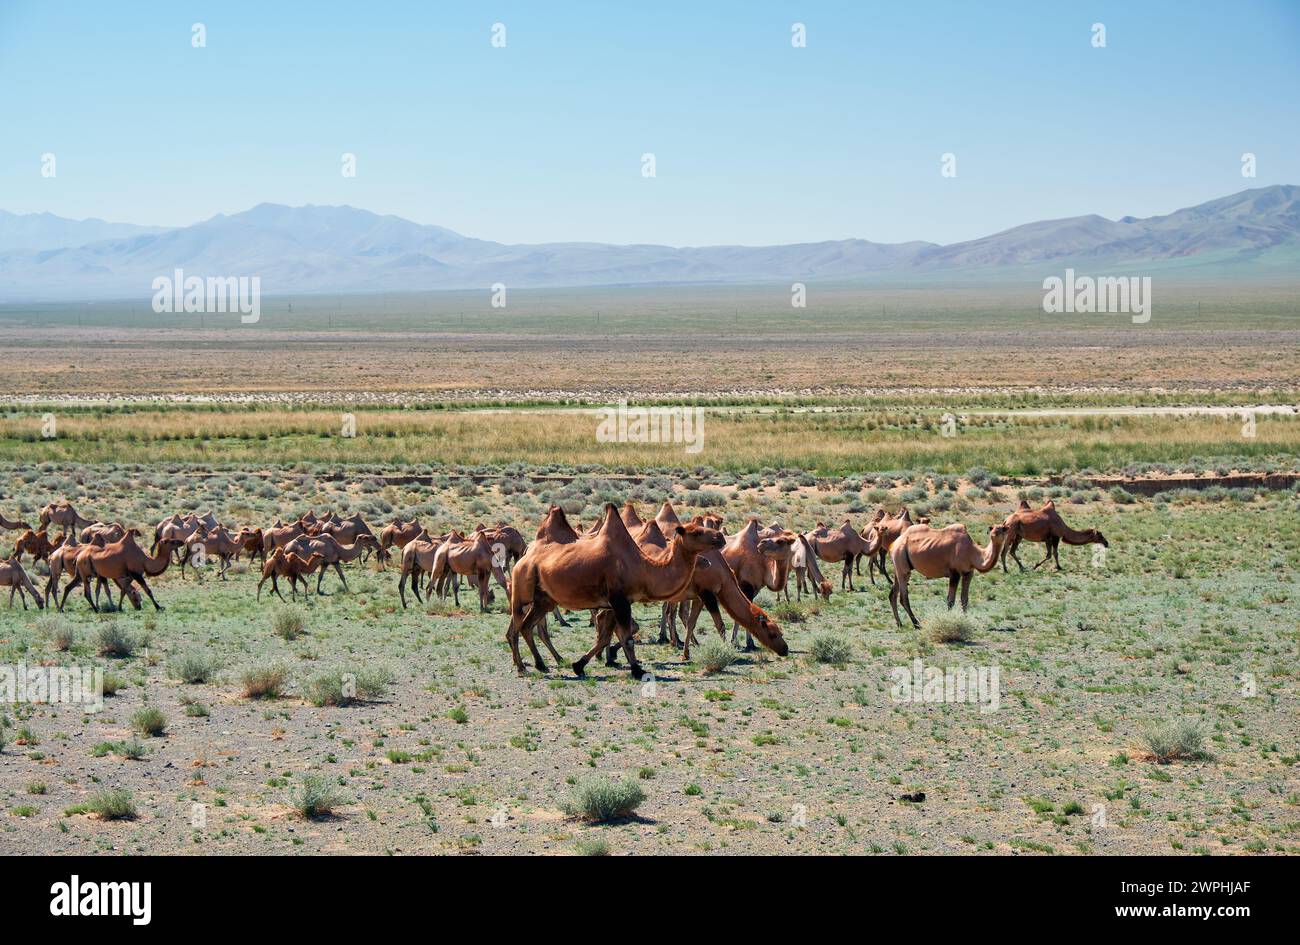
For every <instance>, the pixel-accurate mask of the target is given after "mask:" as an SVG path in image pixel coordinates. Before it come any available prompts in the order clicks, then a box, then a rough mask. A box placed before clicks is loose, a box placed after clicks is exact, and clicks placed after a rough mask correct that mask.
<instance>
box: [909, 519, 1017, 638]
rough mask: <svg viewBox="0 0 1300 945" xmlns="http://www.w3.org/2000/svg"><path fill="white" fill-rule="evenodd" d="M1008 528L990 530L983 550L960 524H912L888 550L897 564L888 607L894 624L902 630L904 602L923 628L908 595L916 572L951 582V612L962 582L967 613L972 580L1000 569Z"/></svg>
mask: <svg viewBox="0 0 1300 945" xmlns="http://www.w3.org/2000/svg"><path fill="white" fill-rule="evenodd" d="M1009 531H1010V530H1009V529H1008V528H1007V526H1005V525H994V526H993V527H992V528H990V529H989V543H988V545H986V546H985V547H984V548H980V547H978V546H977V545H976V544H975V542H974V541H973V540H972V539H971V537H970V535H969V534H968V533H967V531H966V526H965V525H961V524H957V525H949V526H948V527H947V528H931V527H930V526H929V525H920V524H918V525H913V526H912V527H911V528H909V529H908V530H907V531H905V532H903V534H902V536H901V537H900V538H899V539H898V540H897V541H895V542H894V545H893V547H892V548H890V550H889V557H890V560H891V561H892V562H893V565H894V583H893V586H892V587H890V589H889V606H890V607H892V608H893V610H894V622H895V623H897V624H898V626H899V627H902V626H903V621H902V620H900V619H899V617H898V602H899V600H902V602H903V609H904V610H906V611H907V616H908V617H910V618H911V619H912V626H914V627H920V626H921V622H920V621H919V620H917V619H916V614H914V613H913V612H912V603H911V600H910V598H909V597H908V594H907V584H908V579H909V578H910V577H911V575H912V572H913V571H915V572H917V573H918V574H920V575H921V576H922V577H927V578H941V577H946V578H947V579H948V609H949V610H952V605H953V602H954V600H955V598H956V596H957V584H958V582H960V583H961V609H962V610H963V611H965V610H966V607H967V604H968V603H969V600H970V579H971V575H973V574H974V573H975V572H976V571H978V572H979V573H980V574H987V573H988V572H989V571H992V570H993V569H994V568H995V567H997V563H998V555H999V554H1000V553H1001V551H1002V546H1003V545H1004V544H1005V543H1006V541H1007V535H1008V533H1009Z"/></svg>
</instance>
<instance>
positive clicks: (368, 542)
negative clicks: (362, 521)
mask: <svg viewBox="0 0 1300 945" xmlns="http://www.w3.org/2000/svg"><path fill="white" fill-rule="evenodd" d="M367 548H369V549H370V550H371V551H374V550H376V549H378V548H379V541H378V540H377V539H376V538H375V536H374V535H371V534H368V533H367V534H363V535H361V536H360V537H358V538H357V540H356V541H354V542H352V544H350V545H345V544H343V543H342V542H340V541H338V540H337V539H335V538H332V537H331V536H329V535H299V536H298V537H297V538H295V539H293V541H290V542H289V543H288V544H286V545H285V546H284V550H285V551H286V552H292V553H293V554H296V555H297V556H298V557H299V558H303V559H307V558H310V557H311V556H312V555H313V554H319V555H320V556H321V557H322V558H323V559H324V562H325V563H324V564H323V565H321V569H320V573H319V574H318V575H317V576H316V593H317V594H320V595H324V593H325V592H324V591H322V590H321V583H322V582H323V581H324V580H325V572H326V571H327V570H329V568H331V567H333V568H334V572H335V573H336V574H337V575H338V576H339V580H340V581H342V582H343V590H344V591H346V592H347V593H349V594H350V593H352V592H351V591H350V590H348V579H347V578H346V577H344V576H343V565H344V564H347V563H348V562H349V561H355V560H357V558H360V557H361V555H362V554H363V553H364V552H365V551H366V549H367ZM305 584H306V582H304V585H305Z"/></svg>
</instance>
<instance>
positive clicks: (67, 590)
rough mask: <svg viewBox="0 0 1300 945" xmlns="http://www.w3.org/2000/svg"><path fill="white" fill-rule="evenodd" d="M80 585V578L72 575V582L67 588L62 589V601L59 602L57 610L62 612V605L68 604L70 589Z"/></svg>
mask: <svg viewBox="0 0 1300 945" xmlns="http://www.w3.org/2000/svg"><path fill="white" fill-rule="evenodd" d="M80 583H81V578H79V577H77V576H76V575H73V577H72V580H71V581H69V582H68V586H67V587H65V588H64V589H63V600H61V601H59V610H62V609H63V605H64V604H66V603H67V602H68V595H69V594H71V593H72V589H73V588H74V587H76V586H77V585H78V584H80Z"/></svg>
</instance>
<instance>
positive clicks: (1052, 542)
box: [1047, 535, 1061, 571]
mask: <svg viewBox="0 0 1300 945" xmlns="http://www.w3.org/2000/svg"><path fill="white" fill-rule="evenodd" d="M1048 542H1049V544H1048V546H1047V547H1048V548H1050V549H1051V550H1052V560H1053V561H1055V562H1056V570H1058V571H1060V570H1061V539H1059V538H1057V537H1056V536H1055V535H1053V536H1052V537H1051V538H1050V539H1048Z"/></svg>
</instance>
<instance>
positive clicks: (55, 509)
mask: <svg viewBox="0 0 1300 945" xmlns="http://www.w3.org/2000/svg"><path fill="white" fill-rule="evenodd" d="M40 521H41V531H45V530H46V529H48V528H49V526H50V523H51V522H53V523H54V524H55V525H58V526H60V527H61V528H63V530H64V531H66V532H71V533H75V532H77V531H78V530H79V529H82V528H85V527H86V526H87V525H93V524H95V521H94V519H89V518H82V517H81V516H80V515H78V514H77V510H76V509H74V508H73V507H72V503H70V502H67V501H63V502H58V503H55V502H51V503H49V504H48V505H46V506H45V507H44V508H43V509H41V519H40Z"/></svg>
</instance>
